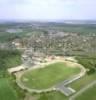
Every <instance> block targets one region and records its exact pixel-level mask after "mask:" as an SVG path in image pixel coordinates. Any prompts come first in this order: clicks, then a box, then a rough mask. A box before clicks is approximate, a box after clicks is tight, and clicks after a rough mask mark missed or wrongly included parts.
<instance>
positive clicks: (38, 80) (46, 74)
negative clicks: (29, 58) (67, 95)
mask: <svg viewBox="0 0 96 100" xmlns="http://www.w3.org/2000/svg"><path fill="white" fill-rule="evenodd" d="M79 72H80V68H78V67H77V68H76V67H74V68H73V67H70V66H68V65H66V64H65V63H63V62H57V63H54V64H50V65H47V66H46V67H45V68H39V69H35V70H33V71H28V72H26V73H25V74H24V75H22V77H21V82H22V83H23V84H24V85H25V86H26V87H29V88H32V89H46V88H50V87H52V86H54V85H56V84H58V83H59V82H62V81H64V80H65V79H68V77H71V76H72V75H75V74H77V73H79Z"/></svg>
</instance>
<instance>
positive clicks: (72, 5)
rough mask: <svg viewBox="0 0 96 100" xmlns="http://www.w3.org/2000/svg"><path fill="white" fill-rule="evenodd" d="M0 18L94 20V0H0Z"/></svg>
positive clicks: (95, 6) (95, 8)
mask: <svg viewBox="0 0 96 100" xmlns="http://www.w3.org/2000/svg"><path fill="white" fill-rule="evenodd" d="M0 20H96V0H0Z"/></svg>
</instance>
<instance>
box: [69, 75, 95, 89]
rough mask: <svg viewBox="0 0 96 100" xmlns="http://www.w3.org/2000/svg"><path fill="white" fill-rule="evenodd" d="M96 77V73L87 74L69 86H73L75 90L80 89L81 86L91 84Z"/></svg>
mask: <svg viewBox="0 0 96 100" xmlns="http://www.w3.org/2000/svg"><path fill="white" fill-rule="evenodd" d="M95 79H96V73H94V74H91V75H87V74H86V75H85V76H84V77H83V78H81V79H79V80H77V81H75V82H73V83H71V84H70V85H69V86H71V87H72V88H74V89H75V90H80V89H81V88H83V87H85V86H86V85H88V84H90V83H91V82H92V81H94V80H95Z"/></svg>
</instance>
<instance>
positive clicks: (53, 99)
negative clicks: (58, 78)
mask: <svg viewBox="0 0 96 100" xmlns="http://www.w3.org/2000/svg"><path fill="white" fill-rule="evenodd" d="M33 96H34V98H36V100H68V98H67V97H66V96H65V95H64V94H62V93H60V92H55V91H52V92H48V93H41V94H35V95H33Z"/></svg>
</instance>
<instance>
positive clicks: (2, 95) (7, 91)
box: [0, 78, 19, 100]
mask: <svg viewBox="0 0 96 100" xmlns="http://www.w3.org/2000/svg"><path fill="white" fill-rule="evenodd" d="M0 100H19V99H18V96H17V94H16V92H15V90H14V89H13V88H12V87H11V84H10V83H9V81H8V79H6V78H1V79H0Z"/></svg>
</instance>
